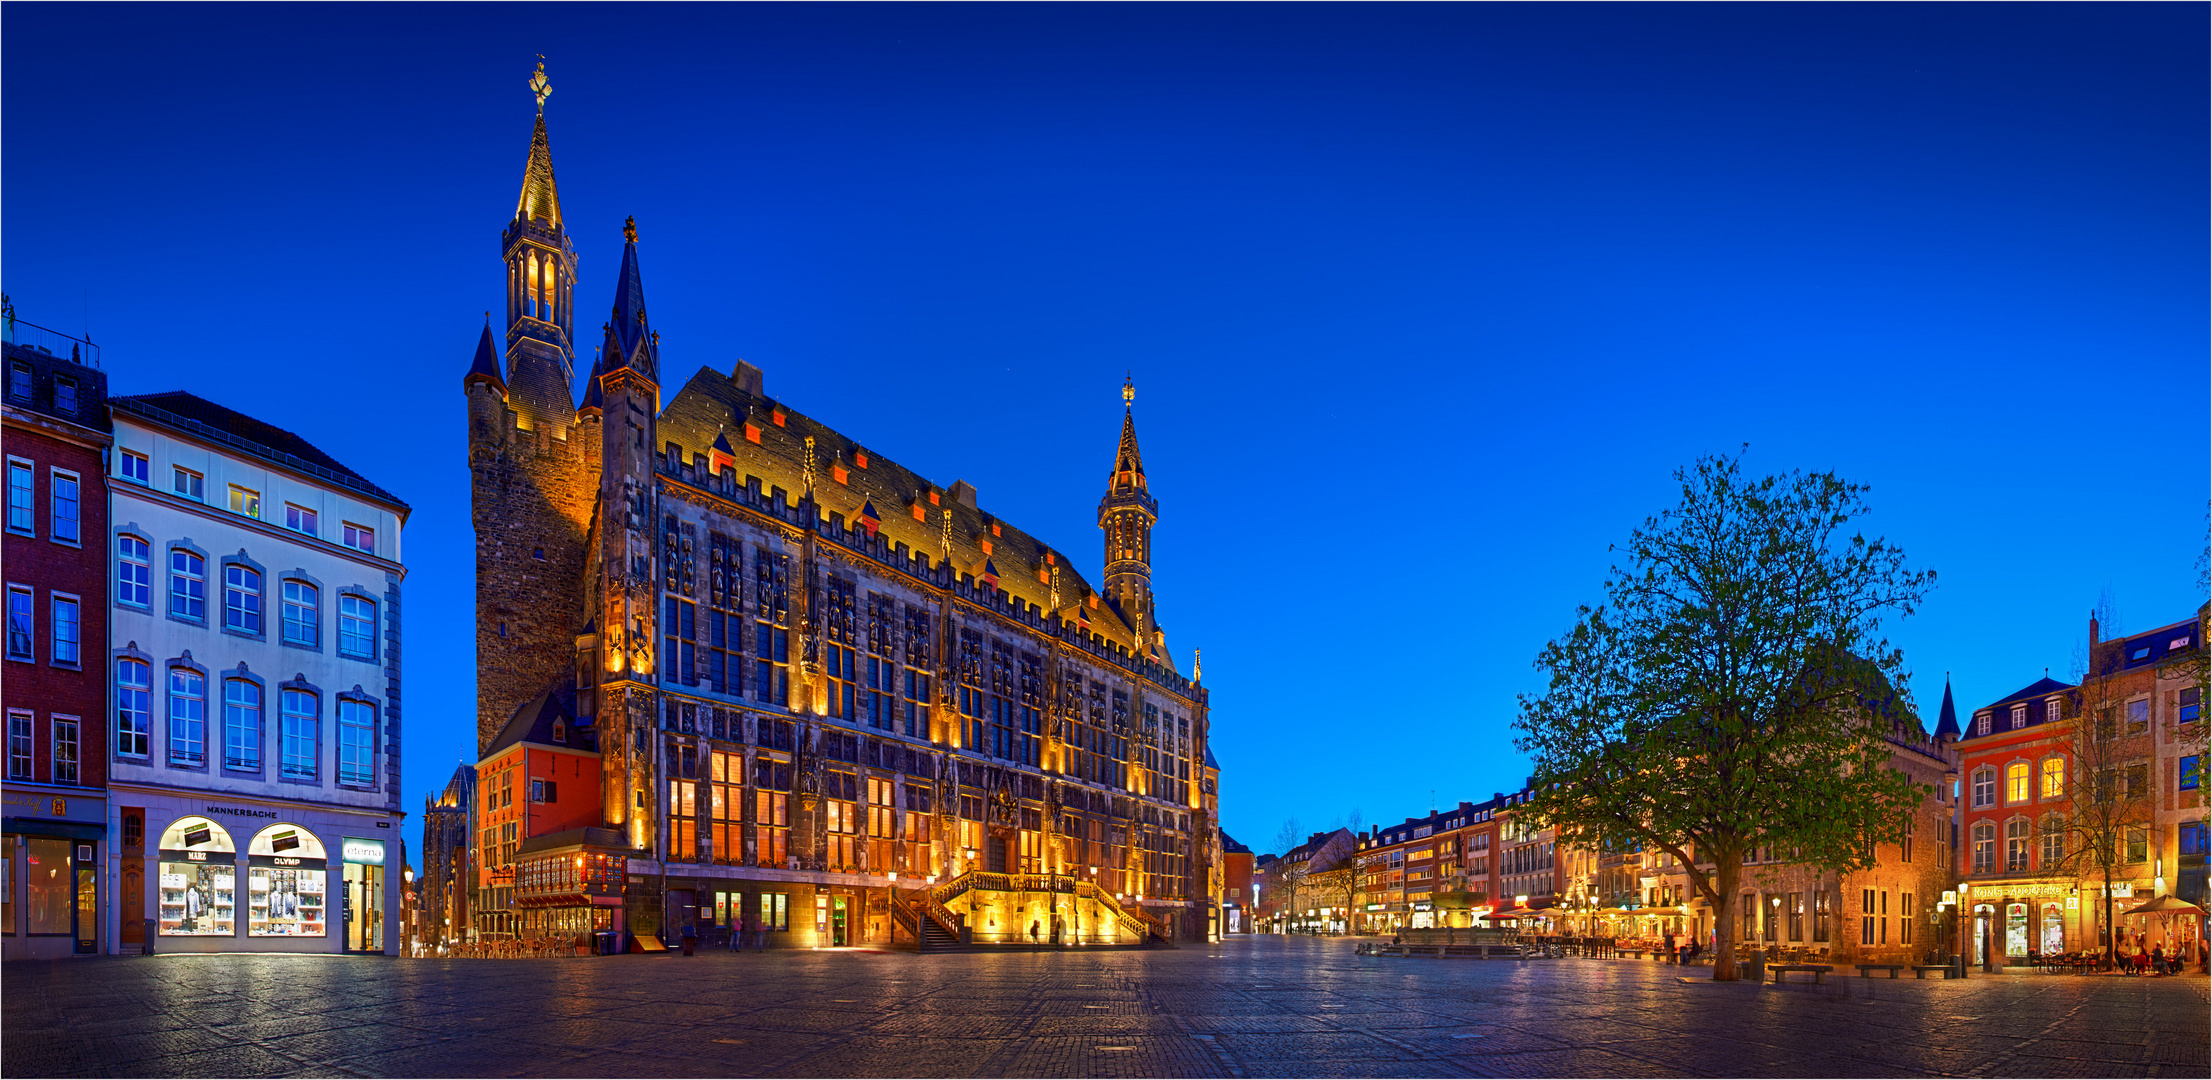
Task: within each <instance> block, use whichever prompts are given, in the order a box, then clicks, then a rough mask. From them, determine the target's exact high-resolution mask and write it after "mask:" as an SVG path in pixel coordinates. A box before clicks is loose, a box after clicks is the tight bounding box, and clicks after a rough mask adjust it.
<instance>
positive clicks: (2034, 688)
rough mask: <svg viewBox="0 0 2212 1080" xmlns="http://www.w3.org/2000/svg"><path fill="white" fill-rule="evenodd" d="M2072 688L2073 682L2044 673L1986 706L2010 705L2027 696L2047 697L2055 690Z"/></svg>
mask: <svg viewBox="0 0 2212 1080" xmlns="http://www.w3.org/2000/svg"><path fill="white" fill-rule="evenodd" d="M2073 688H2074V684H2073V683H2064V682H2060V681H2058V680H2057V679H2054V678H2051V677H2050V676H2048V675H2045V676H2043V677H2042V678H2040V679H2037V680H2035V681H2034V682H2032V683H2029V684H2028V685H2026V686H2023V687H2021V688H2020V689H2018V690H2015V691H2013V692H2012V693H2009V694H2006V695H2005V696H2003V697H2001V698H1998V699H1997V700H1995V701H1992V702H1990V703H1989V705H1988V706H1987V707H1988V708H1992V709H1994V708H1996V707H1997V706H1999V705H2010V704H2012V703H2013V702H2015V701H2021V700H2024V699H2027V698H2039V697H2048V696H2050V695H2051V694H2052V693H2053V692H2055V691H2059V690H2072V689H2073Z"/></svg>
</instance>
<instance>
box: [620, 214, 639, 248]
mask: <svg viewBox="0 0 2212 1080" xmlns="http://www.w3.org/2000/svg"><path fill="white" fill-rule="evenodd" d="M622 238H623V239H624V240H628V241H629V242H631V243H633V244H635V243H637V219H636V218H634V217H626V218H623V219H622Z"/></svg>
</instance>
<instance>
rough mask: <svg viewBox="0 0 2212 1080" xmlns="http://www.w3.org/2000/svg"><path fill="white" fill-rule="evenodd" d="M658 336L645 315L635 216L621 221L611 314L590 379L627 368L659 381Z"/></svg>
mask: <svg viewBox="0 0 2212 1080" xmlns="http://www.w3.org/2000/svg"><path fill="white" fill-rule="evenodd" d="M660 353H661V345H660V335H658V334H655V333H654V332H653V324H652V323H651V322H650V321H648V320H647V319H646V317H645V275H644V273H643V272H642V271H640V270H639V269H638V260H637V219H636V218H634V217H633V218H625V219H624V220H623V222H622V272H621V273H620V274H617V275H616V276H615V282H614V313H613V315H611V316H610V317H609V318H608V321H607V340H606V343H605V344H604V345H603V346H601V348H600V350H599V365H598V370H596V371H594V372H592V377H593V378H594V379H596V378H598V377H599V376H600V375H604V374H606V373H607V372H610V371H620V370H622V369H623V368H629V369H631V370H633V371H636V372H637V373H638V374H640V375H643V376H645V377H646V378H647V379H649V380H652V382H653V383H654V384H656V385H658V384H659V382H660V360H661V356H660Z"/></svg>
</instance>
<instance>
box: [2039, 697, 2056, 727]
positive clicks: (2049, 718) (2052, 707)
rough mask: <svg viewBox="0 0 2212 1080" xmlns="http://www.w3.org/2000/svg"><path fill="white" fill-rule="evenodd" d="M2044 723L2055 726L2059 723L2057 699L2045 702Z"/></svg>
mask: <svg viewBox="0 0 2212 1080" xmlns="http://www.w3.org/2000/svg"><path fill="white" fill-rule="evenodd" d="M2043 722H2044V723H2046V724H2055V723H2058V699H2057V698H2052V699H2051V700H2049V701H2046V702H2044V703H2043Z"/></svg>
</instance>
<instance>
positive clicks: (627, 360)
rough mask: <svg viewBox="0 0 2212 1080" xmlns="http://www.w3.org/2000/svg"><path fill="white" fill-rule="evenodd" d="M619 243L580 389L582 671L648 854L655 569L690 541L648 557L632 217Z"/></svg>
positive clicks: (623, 809)
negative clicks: (585, 566)
mask: <svg viewBox="0 0 2212 1080" xmlns="http://www.w3.org/2000/svg"><path fill="white" fill-rule="evenodd" d="M622 241H623V242H622V270H621V273H620V274H618V275H617V276H616V278H615V287H614V308H613V311H612V313H611V314H610V315H609V316H608V320H607V325H606V327H605V331H604V335H603V340H602V342H601V344H600V347H599V361H598V363H597V364H596V365H595V366H594V368H593V370H592V373H591V378H590V380H589V383H588V385H587V386H586V387H585V389H584V407H583V411H584V413H585V414H586V415H591V416H599V417H601V419H600V421H599V423H600V441H599V447H598V453H599V464H600V473H599V490H598V492H597V496H598V499H599V515H598V518H597V523H596V528H595V530H594V535H593V537H592V540H593V544H594V549H593V551H592V552H591V554H590V558H591V561H592V573H591V574H590V582H589V588H590V592H591V595H590V596H589V597H587V599H586V602H587V604H589V605H590V606H592V608H593V618H594V621H595V623H596V625H597V627H598V629H599V634H598V639H597V641H596V642H593V643H591V644H593V645H595V646H596V647H597V648H598V650H599V661H600V662H599V663H597V664H595V665H588V666H589V667H590V669H591V670H592V671H593V672H595V675H594V677H595V678H596V679H597V680H598V681H599V683H600V685H599V687H598V689H597V691H596V692H595V693H594V694H592V695H591V696H593V697H595V698H596V699H597V701H598V704H599V706H600V708H599V718H598V728H599V745H600V752H601V754H602V755H603V765H604V767H603V772H602V781H603V785H604V787H603V790H602V801H603V804H604V808H605V816H606V820H607V824H608V825H610V826H612V827H615V828H619V829H622V830H624V831H625V832H627V833H628V834H629V836H630V842H631V843H632V844H633V845H636V846H639V847H645V846H649V845H650V844H651V843H652V837H653V818H652V816H651V815H639V814H635V813H633V811H634V810H635V809H636V808H637V807H638V806H640V805H645V806H651V805H653V794H654V793H653V784H652V775H653V770H652V767H651V765H652V762H651V756H650V754H649V753H648V752H647V751H648V750H649V749H650V748H649V747H648V746H647V745H646V743H645V741H644V740H643V739H642V738H641V736H642V735H644V734H645V733H647V732H649V731H651V730H652V728H653V726H654V724H653V717H654V715H655V713H656V711H657V709H658V706H657V704H656V701H657V696H656V693H655V689H654V686H655V682H656V676H655V668H656V663H655V658H656V656H657V653H656V652H655V649H654V642H655V641H656V640H657V635H656V634H655V632H654V628H655V626H656V624H657V623H658V621H659V620H658V613H657V610H656V608H657V605H656V604H655V603H654V598H655V596H656V593H655V589H656V588H657V582H656V578H655V574H654V566H655V565H656V563H657V562H663V561H667V562H673V561H677V560H681V559H684V558H688V557H689V556H690V554H691V552H690V551H689V550H688V548H689V546H690V543H691V542H690V541H688V540H686V541H683V546H684V547H685V548H686V550H684V551H670V552H665V553H662V555H663V558H662V559H661V560H656V558H655V554H656V553H655V552H654V549H653V538H654V537H655V535H657V534H658V532H659V530H658V529H657V528H656V523H657V520H658V518H659V500H658V496H657V485H656V484H655V483H654V482H653V473H654V467H653V466H654V455H655V454H656V453H657V452H658V451H659V446H660V444H659V440H658V434H657V431H656V427H657V421H658V418H659V416H660V413H661V390H660V336H659V335H658V334H655V333H654V332H653V326H652V323H651V322H650V321H649V320H648V319H647V318H646V314H645V279H644V277H643V275H642V273H641V272H640V270H639V268H638V253H637V221H636V219H634V218H633V219H629V220H626V221H624V222H623V224H622ZM578 644H579V646H580V647H581V646H582V645H584V644H585V643H583V642H579V643H578Z"/></svg>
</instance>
